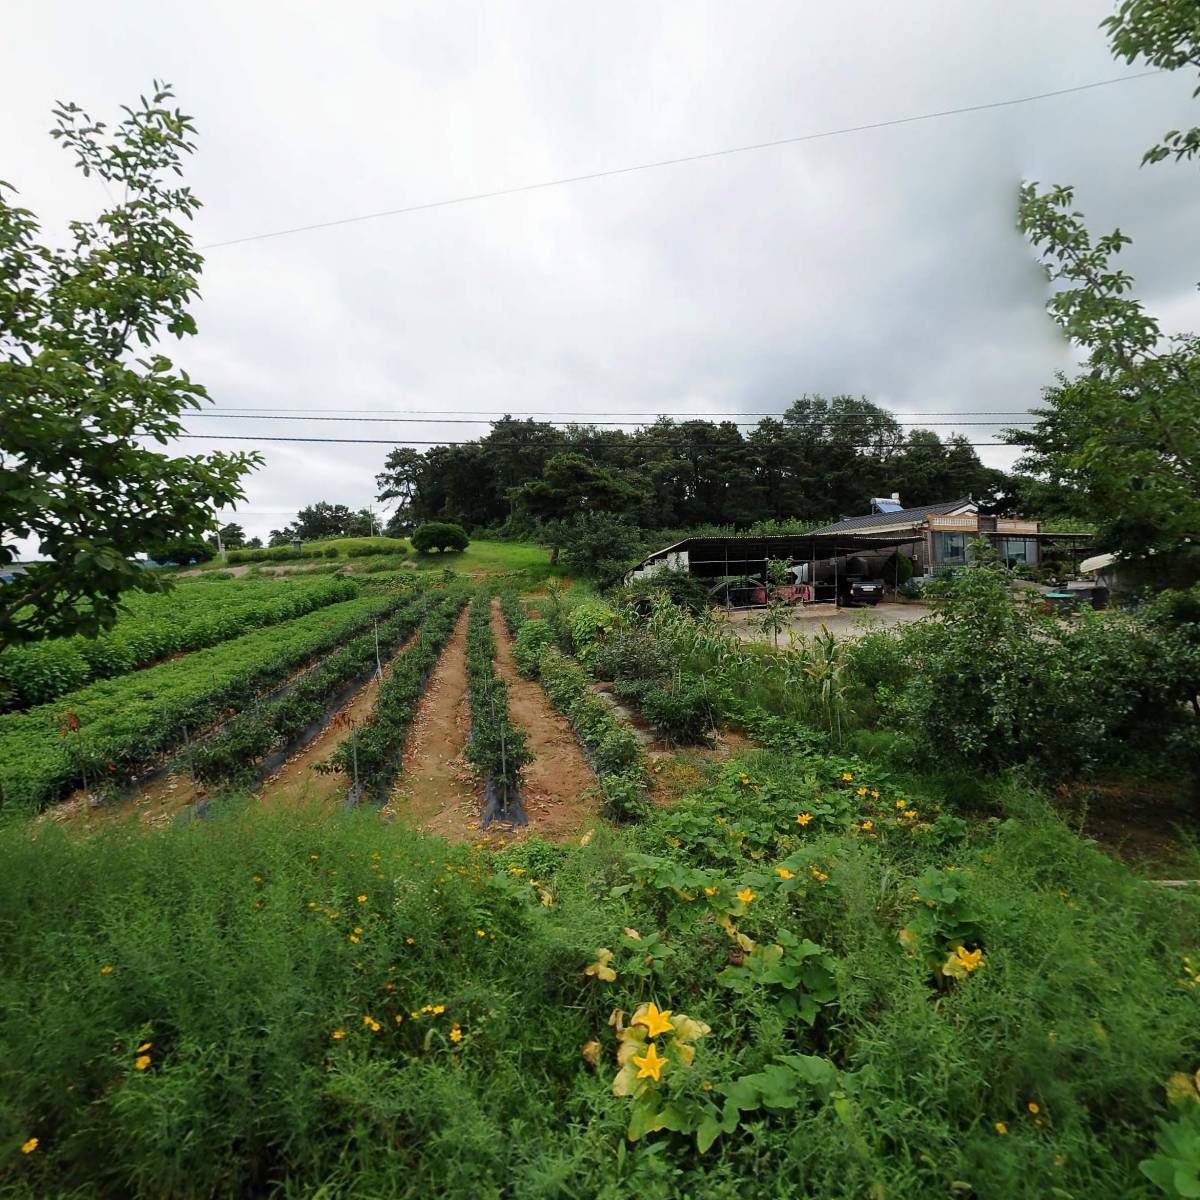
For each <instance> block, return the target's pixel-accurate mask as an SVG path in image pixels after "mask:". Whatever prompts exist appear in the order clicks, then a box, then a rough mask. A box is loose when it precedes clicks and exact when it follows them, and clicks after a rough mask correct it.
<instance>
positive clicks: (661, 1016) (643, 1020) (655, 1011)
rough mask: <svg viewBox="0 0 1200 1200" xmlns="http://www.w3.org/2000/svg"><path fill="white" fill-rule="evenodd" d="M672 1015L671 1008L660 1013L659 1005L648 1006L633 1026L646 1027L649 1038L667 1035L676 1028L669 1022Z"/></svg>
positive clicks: (639, 1014) (635, 1018) (634, 1021)
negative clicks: (662, 1034)
mask: <svg viewBox="0 0 1200 1200" xmlns="http://www.w3.org/2000/svg"><path fill="white" fill-rule="evenodd" d="M670 1015H671V1010H670V1009H669V1008H666V1009H663V1010H662V1011H661V1012H660V1011H659V1008H658V1005H657V1004H647V1005H646V1011H645V1012H644V1013H638V1015H637V1016H636V1017H634V1018H633V1024H634V1025H645V1027H646V1033H647V1035H648V1036H649V1037H658V1035H659V1034H660V1033H666V1032H667V1031H668V1030H671V1029H674V1028H675V1026H674V1025H672V1024H671V1022H670V1020H668V1018H669V1017H670ZM657 1078H658V1076H657V1075H656V1076H655V1079H657Z"/></svg>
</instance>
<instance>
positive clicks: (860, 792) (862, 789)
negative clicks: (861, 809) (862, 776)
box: [858, 787, 867, 796]
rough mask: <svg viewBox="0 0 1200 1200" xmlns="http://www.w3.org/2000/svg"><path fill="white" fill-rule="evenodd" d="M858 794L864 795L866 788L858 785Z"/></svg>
mask: <svg viewBox="0 0 1200 1200" xmlns="http://www.w3.org/2000/svg"><path fill="white" fill-rule="evenodd" d="M858 794H859V795H860V796H865V795H866V794H867V789H866V788H862V787H860V788H859V789H858Z"/></svg>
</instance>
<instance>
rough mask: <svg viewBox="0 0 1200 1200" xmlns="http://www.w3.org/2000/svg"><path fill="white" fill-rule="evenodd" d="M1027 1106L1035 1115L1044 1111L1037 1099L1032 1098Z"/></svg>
mask: <svg viewBox="0 0 1200 1200" xmlns="http://www.w3.org/2000/svg"><path fill="white" fill-rule="evenodd" d="M1025 1107H1026V1108H1027V1109H1029V1111H1030V1112H1031V1113H1033V1115H1034V1116H1035V1117H1036V1116H1037V1115H1038V1113H1040V1112H1041V1111H1042V1110H1041V1107H1040V1106H1039V1105H1038V1103H1037V1101H1036V1100H1030V1102H1029V1103H1028V1104H1027V1105H1025Z"/></svg>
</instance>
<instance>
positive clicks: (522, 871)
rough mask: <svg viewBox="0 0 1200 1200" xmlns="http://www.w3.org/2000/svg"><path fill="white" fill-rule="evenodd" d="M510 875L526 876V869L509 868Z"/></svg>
mask: <svg viewBox="0 0 1200 1200" xmlns="http://www.w3.org/2000/svg"><path fill="white" fill-rule="evenodd" d="M508 873H509V874H510V875H524V874H525V868H524V867H509V868H508Z"/></svg>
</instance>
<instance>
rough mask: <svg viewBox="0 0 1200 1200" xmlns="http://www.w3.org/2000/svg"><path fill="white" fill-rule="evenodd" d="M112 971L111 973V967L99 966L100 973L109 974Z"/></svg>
mask: <svg viewBox="0 0 1200 1200" xmlns="http://www.w3.org/2000/svg"><path fill="white" fill-rule="evenodd" d="M112 973H113V969H112V967H101V968H100V974H101V975H111V974H112Z"/></svg>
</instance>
